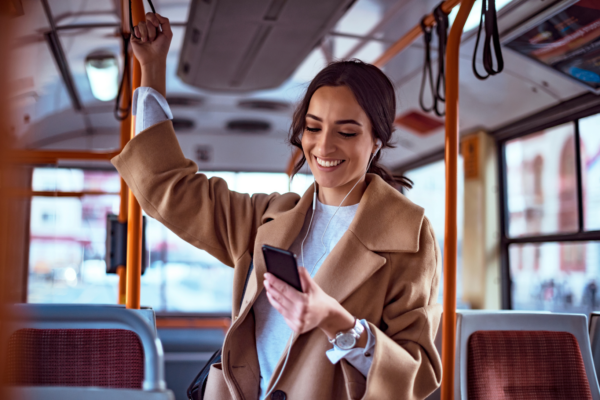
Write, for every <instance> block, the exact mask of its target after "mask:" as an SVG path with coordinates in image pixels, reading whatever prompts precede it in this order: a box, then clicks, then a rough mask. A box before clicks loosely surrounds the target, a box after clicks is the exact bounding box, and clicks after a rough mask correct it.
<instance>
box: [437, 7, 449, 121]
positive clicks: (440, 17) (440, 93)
mask: <svg viewBox="0 0 600 400" xmlns="http://www.w3.org/2000/svg"><path fill="white" fill-rule="evenodd" d="M442 4H443V3H440V4H439V5H438V6H437V7H436V8H435V10H433V16H434V18H435V25H436V33H437V36H438V70H437V79H436V85H435V93H436V95H435V104H434V110H433V111H434V112H435V114H436V115H437V116H438V117H443V116H444V115H445V114H446V112H445V110H440V106H441V105H442V103H445V102H446V45H447V44H448V26H449V21H448V14H446V13H445V12H444V10H443V9H442Z"/></svg>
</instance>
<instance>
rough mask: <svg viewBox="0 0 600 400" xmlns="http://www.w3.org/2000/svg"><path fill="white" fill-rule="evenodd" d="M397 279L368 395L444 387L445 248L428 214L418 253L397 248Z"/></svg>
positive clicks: (380, 329) (408, 395)
mask: <svg viewBox="0 0 600 400" xmlns="http://www.w3.org/2000/svg"><path fill="white" fill-rule="evenodd" d="M390 257H391V261H392V262H391V268H392V276H393V279H392V281H391V283H390V288H389V289H388V295H387V299H386V302H385V304H386V306H385V308H384V309H383V316H382V322H381V326H376V325H374V324H371V323H370V326H371V330H372V331H373V333H374V334H375V337H376V340H377V344H376V345H375V351H374V355H373V363H372V365H371V369H370V370H369V374H368V376H367V382H366V383H367V386H366V391H365V395H364V397H363V399H378V400H381V399H406V400H409V399H424V398H426V397H427V396H428V395H429V394H431V393H432V392H433V391H434V390H435V389H436V388H437V387H439V385H440V383H441V378H442V365H441V360H440V356H439V354H438V352H437V350H436V347H435V344H434V340H435V336H436V333H437V330H438V326H439V323H440V317H441V313H442V307H441V305H440V304H437V303H436V300H437V294H438V286H439V280H440V275H441V255H440V249H439V246H438V244H437V241H436V239H435V235H434V233H433V229H432V228H431V225H430V223H429V221H428V220H427V219H426V218H424V222H423V225H422V227H421V232H420V239H419V251H418V252H417V253H392V255H391V256H390Z"/></svg>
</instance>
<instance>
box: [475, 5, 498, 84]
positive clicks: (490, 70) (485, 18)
mask: <svg viewBox="0 0 600 400" xmlns="http://www.w3.org/2000/svg"><path fill="white" fill-rule="evenodd" d="M484 22H485V39H484V42H483V68H484V69H485V71H486V72H487V75H482V74H480V73H479V71H478V70H477V64H476V61H477V49H478V48H479V40H480V38H481V27H482V26H483V25H484ZM492 45H493V46H494V55H495V56H496V68H494V56H493V55H492ZM503 69H504V58H503V56H502V47H501V46H500V33H499V32H498V17H497V14H496V0H482V1H481V17H480V19H479V29H478V30H477V40H476V41H475V50H474V51H473V73H474V74H475V76H476V77H477V78H478V79H480V80H482V81H483V80H486V79H487V78H489V77H490V76H492V75H496V74H499V73H500V72H502V70H503Z"/></svg>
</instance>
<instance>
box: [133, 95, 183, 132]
mask: <svg viewBox="0 0 600 400" xmlns="http://www.w3.org/2000/svg"><path fill="white" fill-rule="evenodd" d="M131 109H132V110H133V115H134V116H135V134H136V135H137V134H138V133H140V132H141V131H143V130H144V129H146V128H149V127H151V126H152V125H156V124H158V123H159V122H163V121H166V120H168V119H173V113H172V112H171V108H170V107H169V103H167V100H166V99H165V98H164V97H163V95H162V94H160V93H158V92H157V91H156V90H154V89H152V88H150V87H145V86H142V87H139V88H137V89H136V90H135V92H133V99H132V102H131Z"/></svg>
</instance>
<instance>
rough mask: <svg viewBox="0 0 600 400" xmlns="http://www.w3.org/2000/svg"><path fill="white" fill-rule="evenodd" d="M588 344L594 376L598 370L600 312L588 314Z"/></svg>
mask: <svg viewBox="0 0 600 400" xmlns="http://www.w3.org/2000/svg"><path fill="white" fill-rule="evenodd" d="M589 332H590V342H591V346H592V358H593V360H594V367H595V368H596V376H598V370H599V369H600V311H594V312H592V313H591V314H590V329H589Z"/></svg>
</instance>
